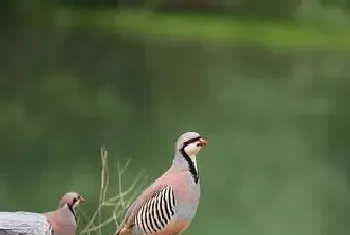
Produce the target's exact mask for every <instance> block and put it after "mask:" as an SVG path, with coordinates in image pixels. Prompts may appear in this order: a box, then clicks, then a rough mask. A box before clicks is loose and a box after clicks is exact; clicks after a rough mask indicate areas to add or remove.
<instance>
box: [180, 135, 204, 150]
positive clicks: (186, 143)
mask: <svg viewBox="0 0 350 235" xmlns="http://www.w3.org/2000/svg"><path fill="white" fill-rule="evenodd" d="M201 138H202V137H201V136H198V137H194V138H192V139H189V140H187V141H186V142H184V146H183V148H185V147H186V146H187V145H189V144H190V143H194V142H197V141H199V140H200V139H201Z"/></svg>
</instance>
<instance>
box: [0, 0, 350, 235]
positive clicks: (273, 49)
mask: <svg viewBox="0 0 350 235" xmlns="http://www.w3.org/2000/svg"><path fill="white" fill-rule="evenodd" d="M0 12H1V14H0V15H1V20H0V22H1V23H0V30H1V33H0V52H1V53H0V59H1V60H0V97H1V98H0V143H1V144H0V151H1V165H0V166H1V167H0V169H1V171H0V210H28V211H47V210H52V209H54V208H56V206H57V201H58V199H59V198H60V197H61V195H62V194H63V193H64V192H66V191H70V190H74V191H79V192H80V193H81V194H82V195H84V196H86V197H87V199H88V201H89V204H86V205H84V206H82V208H83V210H84V211H85V212H87V213H88V214H91V213H92V212H93V210H94V209H95V207H96V206H97V203H98V190H99V185H100V158H99V152H98V150H99V147H100V146H101V145H102V144H105V145H106V146H107V147H108V150H109V164H110V171H111V174H112V176H111V177H112V178H114V180H113V182H112V185H111V186H110V190H111V192H110V193H111V194H114V193H116V191H117V189H118V185H117V180H116V178H115V177H116V176H117V172H116V163H117V161H120V162H121V163H124V162H126V160H127V159H128V158H131V159H132V162H131V164H130V166H129V168H128V170H127V172H126V174H125V176H124V181H123V183H124V185H125V187H127V186H128V185H130V184H131V182H132V181H133V178H134V176H135V175H136V173H137V172H139V171H140V170H141V169H146V171H147V175H148V176H149V177H150V180H153V179H154V178H155V177H157V176H159V175H160V174H161V173H162V172H163V171H164V170H166V169H167V168H168V166H169V165H170V163H171V160H172V157H173V144H174V141H175V140H176V138H177V137H178V136H179V135H180V134H182V133H183V132H185V131H192V130H193V131H198V132H200V133H201V134H202V135H203V136H204V137H206V138H207V139H208V141H209V145H208V147H207V148H205V149H204V150H203V151H202V153H201V154H200V156H199V167H200V171H201V177H202V181H201V184H202V198H201V203H200V206H199V210H198V214H197V216H196V218H195V220H194V221H193V224H192V226H191V227H190V229H189V230H188V232H187V233H186V234H192V235H196V234H198V235H199V234H201V235H205V234H240V235H257V234H259V235H320V234H322V235H343V234H344V235H345V234H349V232H350V224H349V219H350V210H349V209H350V189H349V170H350V159H349V156H348V155H349V153H350V147H349V145H348V142H349V137H350V134H349V133H350V132H349V131H350V115H349V114H350V112H349V104H348V102H349V99H350V93H349V89H350V88H349V85H350V80H349V72H350V67H349V63H350V54H349V49H350V31H349V22H350V1H349V0H332V1H327V0H264V1H262V0H244V1H241V0H167V1H165V0H128V1H127V0H84V1H83V0H51V1H49V0H46V1H44V0H31V1H28V0H22V1H20V0H13V1H1V3H0ZM149 182H150V181H149ZM113 231H114V228H113V226H111V227H109V228H108V229H106V231H105V234H110V233H111V232H113Z"/></svg>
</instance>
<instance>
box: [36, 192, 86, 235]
mask: <svg viewBox="0 0 350 235" xmlns="http://www.w3.org/2000/svg"><path fill="white" fill-rule="evenodd" d="M84 202H85V198H83V197H82V196H80V195H79V194H78V193H76V192H68V193H66V194H64V195H63V197H62V199H61V200H60V201H59V205H58V208H57V210H55V211H50V212H45V213H43V214H44V215H45V216H46V217H47V220H48V222H49V224H50V226H51V230H52V234H54V235H75V231H76V229H77V222H78V221H77V216H76V208H77V206H78V205H79V204H80V203H84Z"/></svg>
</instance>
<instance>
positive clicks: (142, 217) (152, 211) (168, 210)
mask: <svg viewBox="0 0 350 235" xmlns="http://www.w3.org/2000/svg"><path fill="white" fill-rule="evenodd" d="M175 207H176V200H175V196H174V191H173V189H172V188H171V187H170V186H167V187H165V188H163V189H161V190H160V191H158V192H157V193H156V194H155V195H154V196H153V197H151V198H150V199H149V200H148V201H147V202H146V203H144V204H143V206H142V207H141V208H140V210H139V211H138V213H137V215H136V217H135V225H137V227H138V228H139V229H141V230H143V232H144V233H145V234H150V233H154V232H159V231H161V230H163V229H164V228H165V227H166V226H167V225H168V224H169V222H170V221H171V220H172V218H173V217H174V215H175Z"/></svg>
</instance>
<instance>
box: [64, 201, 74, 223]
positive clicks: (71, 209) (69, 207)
mask: <svg viewBox="0 0 350 235" xmlns="http://www.w3.org/2000/svg"><path fill="white" fill-rule="evenodd" d="M61 209H62V210H64V211H66V213H69V214H71V215H73V217H74V221H75V223H76V224H77V223H78V221H77V215H76V211H75V208H73V206H70V205H68V204H66V205H65V206H63V207H62V208H61Z"/></svg>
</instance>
